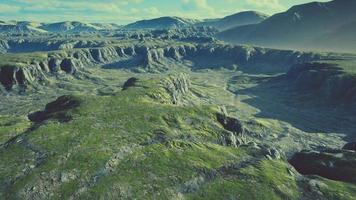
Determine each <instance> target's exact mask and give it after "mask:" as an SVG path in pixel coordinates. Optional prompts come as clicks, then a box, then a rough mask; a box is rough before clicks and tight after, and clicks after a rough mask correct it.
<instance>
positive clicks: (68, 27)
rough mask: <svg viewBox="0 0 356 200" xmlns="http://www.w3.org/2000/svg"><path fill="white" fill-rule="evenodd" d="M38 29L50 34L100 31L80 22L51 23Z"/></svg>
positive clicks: (98, 28)
mask: <svg viewBox="0 0 356 200" xmlns="http://www.w3.org/2000/svg"><path fill="white" fill-rule="evenodd" d="M40 28H41V29H43V30H46V31H48V32H52V33H74V32H93V31H98V30H100V29H101V28H100V27H98V26H94V25H92V24H88V23H82V22H58V23H51V24H44V25H42V26H40Z"/></svg>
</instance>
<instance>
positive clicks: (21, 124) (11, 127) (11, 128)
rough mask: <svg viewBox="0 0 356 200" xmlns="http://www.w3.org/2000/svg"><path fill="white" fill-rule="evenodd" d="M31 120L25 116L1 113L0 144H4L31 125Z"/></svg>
mask: <svg viewBox="0 0 356 200" xmlns="http://www.w3.org/2000/svg"><path fill="white" fill-rule="evenodd" d="M30 124H31V123H30V122H29V120H28V119H27V118H26V117H23V116H2V115H0V127H1V128H0V144H4V143H5V142H7V141H8V140H9V139H11V138H13V137H14V136H16V135H18V134H20V133H22V132H24V131H25V130H26V129H27V128H29V127H30Z"/></svg>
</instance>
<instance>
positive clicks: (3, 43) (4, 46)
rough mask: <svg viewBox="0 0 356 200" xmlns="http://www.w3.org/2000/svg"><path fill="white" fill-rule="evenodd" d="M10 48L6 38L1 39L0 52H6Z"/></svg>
mask: <svg viewBox="0 0 356 200" xmlns="http://www.w3.org/2000/svg"><path fill="white" fill-rule="evenodd" d="M9 48H10V46H9V44H8V42H7V41H6V40H0V53H5V52H7V50H8V49H9Z"/></svg>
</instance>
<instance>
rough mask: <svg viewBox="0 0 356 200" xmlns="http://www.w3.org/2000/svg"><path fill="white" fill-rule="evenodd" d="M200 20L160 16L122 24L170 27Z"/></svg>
mask: <svg viewBox="0 0 356 200" xmlns="http://www.w3.org/2000/svg"><path fill="white" fill-rule="evenodd" d="M198 22H200V21H199V20H195V19H187V18H181V17H160V18H155V19H150V20H141V21H137V22H134V23H131V24H128V25H126V26H124V27H123V28H124V29H172V28H184V27H189V26H192V25H194V24H196V23H198Z"/></svg>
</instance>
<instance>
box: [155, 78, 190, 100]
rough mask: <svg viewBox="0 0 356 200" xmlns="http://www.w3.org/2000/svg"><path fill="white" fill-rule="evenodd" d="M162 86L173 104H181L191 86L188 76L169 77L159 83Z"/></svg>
mask: <svg viewBox="0 0 356 200" xmlns="http://www.w3.org/2000/svg"><path fill="white" fill-rule="evenodd" d="M161 84H162V86H163V87H164V89H165V90H166V92H167V93H168V94H169V95H170V97H171V102H172V103H173V104H181V103H182V102H183V101H184V98H185V96H186V95H188V93H189V87H190V85H191V83H190V79H189V75H188V74H184V73H181V74H178V75H171V76H169V77H168V78H165V79H163V80H162V81H161Z"/></svg>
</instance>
